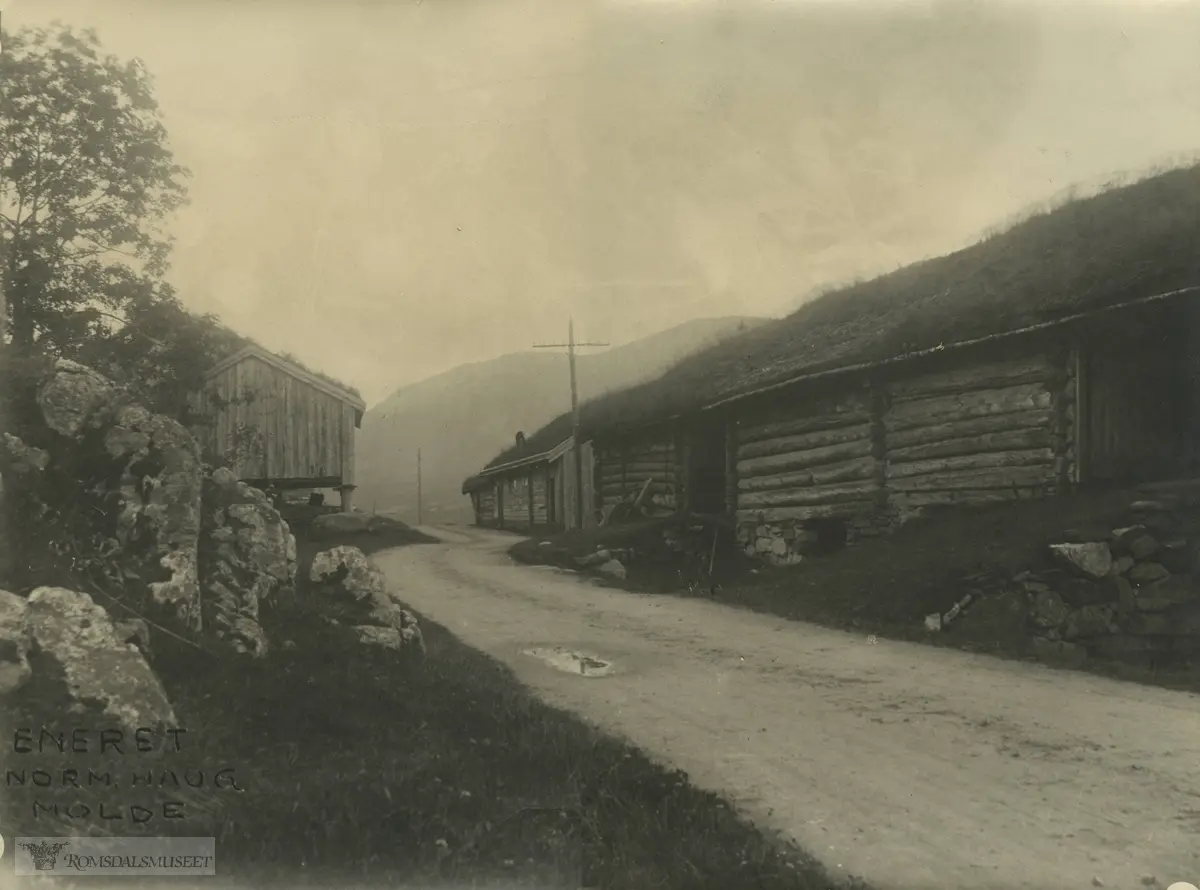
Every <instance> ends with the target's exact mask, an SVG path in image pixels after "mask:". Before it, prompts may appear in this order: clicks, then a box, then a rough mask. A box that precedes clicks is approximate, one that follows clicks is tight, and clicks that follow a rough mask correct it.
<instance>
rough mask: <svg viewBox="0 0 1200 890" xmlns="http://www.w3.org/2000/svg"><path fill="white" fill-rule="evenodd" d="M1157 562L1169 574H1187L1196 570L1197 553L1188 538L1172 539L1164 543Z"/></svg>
mask: <svg viewBox="0 0 1200 890" xmlns="http://www.w3.org/2000/svg"><path fill="white" fill-rule="evenodd" d="M1157 561H1158V562H1159V563H1161V564H1162V566H1163V568H1165V569H1166V570H1167V571H1169V572H1175V573H1177V574H1181V575H1182V574H1186V573H1188V572H1191V571H1193V570H1194V569H1195V568H1196V551H1195V549H1194V548H1193V547H1192V546H1191V545H1190V544H1189V543H1188V541H1187V539H1186V538H1171V539H1169V540H1166V541H1164V542H1163V545H1162V550H1161V551H1160V552H1159V554H1158V560H1157Z"/></svg>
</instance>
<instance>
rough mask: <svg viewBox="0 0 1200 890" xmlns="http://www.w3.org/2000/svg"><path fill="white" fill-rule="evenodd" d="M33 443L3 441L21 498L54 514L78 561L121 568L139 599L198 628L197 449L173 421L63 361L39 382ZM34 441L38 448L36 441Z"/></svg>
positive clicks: (58, 529)
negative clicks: (107, 562)
mask: <svg viewBox="0 0 1200 890" xmlns="http://www.w3.org/2000/svg"><path fill="white" fill-rule="evenodd" d="M36 402H37V406H38V409H39V411H40V414H41V421H42V427H41V428H40V429H38V430H32V431H31V432H32V433H33V434H34V436H35V438H36V440H37V442H38V445H39V447H38V448H33V447H31V446H27V445H25V444H24V443H22V442H20V440H15V439H9V438H6V440H5V446H6V447H5V449H4V451H5V453H6V454H7V456H8V457H7V462H8V463H9V464H10V465H13V466H14V467H17V466H19V467H24V468H25V470H26V471H25V472H24V473H20V474H16V473H14V474H12V475H13V476H14V478H15V479H16V482H17V486H18V488H21V496H22V500H23V502H24V503H26V504H29V505H36V508H37V512H38V513H39V514H40V515H43V516H47V515H48V516H51V517H53V519H54V522H55V533H56V534H57V535H59V536H61V538H62V540H60V541H58V542H57V543H59V544H60V545H63V544H65V545H68V546H69V549H70V550H71V551H72V556H73V557H74V558H75V559H76V560H77V561H78V560H79V559H80V558H82V559H84V560H87V559H90V558H92V557H95V556H97V555H102V556H103V558H104V559H106V560H109V559H110V558H111V562H112V563H113V565H114V566H117V567H119V569H120V574H121V577H122V583H127V584H128V585H129V586H130V587H132V588H134V589H135V592H134V598H135V599H137V600H138V604H139V605H145V606H146V607H147V608H153V609H155V610H157V611H158V613H159V614H160V615H162V616H167V615H169V616H170V617H171V618H172V619H174V620H177V621H178V622H180V623H181V624H182V626H183V627H185V628H188V629H191V630H193V631H198V630H199V629H200V610H199V589H200V588H199V581H198V578H197V541H198V535H199V528H200V479H201V466H200V454H199V449H198V447H197V445H196V442H195V440H194V439H193V438H192V436H191V434H190V433H189V432H188V431H187V430H186V429H185V428H184V427H183V426H182V425H181V424H179V423H177V422H176V421H174V420H172V419H170V418H168V417H164V416H161V415H158V414H153V413H151V412H149V411H147V410H146V409H144V408H141V407H139V406H137V405H133V404H131V403H130V401H129V399H128V397H127V396H126V395H125V394H124V393H123V392H122V391H121V390H120V389H119V388H118V387H116V386H115V385H114V384H113V383H112V382H111V381H109V380H107V379H106V378H105V377H103V376H102V375H100V374H97V373H96V372H95V371H92V370H91V369H89V368H86V367H84V366H83V365H79V364H77V363H75V362H71V361H59V362H58V363H57V364H56V365H55V366H54V368H53V370H52V371H50V372H49V374H48V375H47V376H46V377H45V379H43V380H42V381H41V383H40V385H39V386H38V389H37V396H36ZM40 446H44V448H43V447H40Z"/></svg>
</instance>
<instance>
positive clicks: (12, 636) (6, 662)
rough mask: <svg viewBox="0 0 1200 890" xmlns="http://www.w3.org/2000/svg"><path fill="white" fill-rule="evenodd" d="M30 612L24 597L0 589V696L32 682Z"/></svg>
mask: <svg viewBox="0 0 1200 890" xmlns="http://www.w3.org/2000/svg"><path fill="white" fill-rule="evenodd" d="M27 612H28V603H27V602H26V601H25V598H24V597H21V596H17V595H16V594H15V593H9V592H8V591H7V590H0V696H6V695H10V694H11V693H13V692H16V691H17V690H18V689H20V688H21V687H22V686H24V685H25V683H26V682H27V681H28V680H29V675H30V669H29V646H30V639H29V630H28V629H27V628H26V626H25V616H26V614H27Z"/></svg>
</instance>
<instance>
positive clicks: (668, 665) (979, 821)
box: [378, 529, 1200, 890]
mask: <svg viewBox="0 0 1200 890" xmlns="http://www.w3.org/2000/svg"><path fill="white" fill-rule="evenodd" d="M432 531H433V533H435V534H439V535H442V536H443V540H444V541H445V542H446V543H443V544H438V545H423V546H417V547H407V548H404V549H401V550H394V551H389V552H386V553H382V554H380V555H379V556H378V561H379V563H380V565H381V566H382V567H383V569H384V570H385V571H386V572H387V574H388V576H389V578H390V580H391V582H392V584H393V586H394V588H395V590H396V592H397V593H398V595H400V596H401V597H403V598H404V599H405V600H407V601H408V602H409V603H411V604H412V605H413V607H415V608H416V609H417V610H418V611H420V612H423V613H424V614H426V615H428V616H429V617H430V618H432V619H433V620H435V621H437V622H439V623H441V624H443V625H445V626H446V627H447V628H449V629H450V630H451V631H452V632H454V633H455V634H457V635H458V636H459V637H460V638H461V639H462V640H464V641H465V642H466V643H468V644H470V645H472V646H475V647H477V648H479V649H482V650H483V651H485V652H488V653H489V654H491V655H493V656H495V657H497V658H499V659H501V660H503V661H504V662H506V663H507V664H509V665H510V666H511V667H512V668H513V669H514V670H515V672H516V673H517V675H518V676H519V677H520V678H521V679H522V680H523V681H525V682H526V683H528V684H529V685H530V686H531V687H532V688H533V689H535V690H536V691H537V692H538V693H539V694H540V695H541V696H542V697H543V698H544V699H546V700H548V701H550V702H551V703H553V704H556V705H559V706H562V707H565V708H568V709H570V710H572V711H574V712H576V713H577V714H579V715H581V716H582V717H584V718H585V719H588V720H590V721H592V722H594V723H596V724H599V725H601V726H603V727H605V728H607V729H609V730H611V731H614V732H615V733H617V734H621V735H624V736H625V737H627V738H628V739H630V740H631V741H633V742H634V743H635V744H637V745H639V746H640V747H641V748H643V749H644V750H646V751H647V752H648V753H650V754H651V755H652V756H654V757H656V758H657V759H659V760H661V761H664V762H668V763H670V764H672V765H674V766H677V767H679V768H681V769H684V770H686V771H687V772H688V773H689V774H690V776H691V778H692V780H693V782H695V783H696V784H697V785H699V786H701V787H705V788H708V789H710V790H713V791H717V792H720V793H721V794H723V795H724V796H725V797H726V799H727V800H729V801H731V802H732V803H734V804H735V805H736V806H738V807H739V808H740V809H741V810H742V812H744V813H745V814H746V815H747V816H748V817H749V818H751V819H753V820H754V822H755V823H756V824H758V825H760V826H762V827H766V828H775V829H779V830H781V831H782V832H784V833H785V834H787V835H790V836H791V837H792V838H794V839H795V840H796V841H797V842H798V843H799V844H800V845H801V846H803V847H804V848H806V849H807V850H808V851H809V852H811V853H812V854H814V855H816V856H817V857H818V858H820V859H822V860H823V861H824V862H825V863H826V864H827V865H828V867H829V868H830V869H831V870H833V871H834V872H838V873H847V874H854V875H859V876H861V877H863V878H866V879H867V880H868V881H869V882H871V883H872V884H873V885H875V886H876V887H878V888H881V890H886V888H905V890H915V888H922V890H925V888H930V890H932V888H946V890H958V888H962V887H972V888H996V890H1000V888H1004V890H1014V888H1039V890H1040V888H1046V890H1049V888H1055V890H1059V888H1068V887H1079V888H1087V887H1092V886H1094V884H1093V879H1094V878H1099V879H1100V880H1101V881H1102V882H1103V886H1105V887H1110V888H1112V887H1127V888H1136V887H1143V886H1144V884H1143V876H1146V875H1153V876H1154V877H1155V878H1156V879H1157V884H1158V886H1159V887H1165V886H1167V885H1169V884H1171V883H1172V882H1175V881H1191V882H1192V883H1197V884H1200V696H1195V695H1188V694H1183V693H1176V692H1168V691H1165V690H1159V689H1153V688H1147V687H1142V686H1137V685H1133V684H1125V683H1120V682H1117V681H1112V680H1107V679H1102V678H1097V677H1092V676H1088V675H1085V674H1076V673H1070V672H1064V671H1054V670H1051V669H1049V668H1042V667H1040V666H1036V665H1024V664H1017V663H1012V662H1004V661H999V660H995V659H991V658H988V657H986V656H977V655H971V654H968V653H962V652H957V651H951V650H944V649H934V648H928V647H922V646H918V645H915V644H906V643H898V642H891V641H887V640H878V641H872V640H869V639H867V638H865V637H859V636H853V635H849V634H845V633H841V632H837V631H831V630H826V629H823V628H819V627H815V626H813V625H807V624H800V623H795V622H788V621H784V620H781V619H777V618H772V617H769V616H763V615H758V614H754V613H750V612H745V611H741V610H736V609H733V608H729V607H726V606H721V605H717V604H714V603H710V602H705V601H699V600H682V599H677V598H673V597H663V596H639V595H632V594H628V593H624V592H620V591H613V590H606V589H604V588H602V587H597V586H595V585H594V584H591V583H589V582H587V581H585V580H582V579H581V578H579V577H578V576H575V575H573V574H571V573H565V572H560V571H557V570H553V569H541V568H529V567H525V566H519V565H516V564H514V563H513V562H512V560H511V559H510V558H509V557H508V556H507V555H506V554H505V552H504V550H505V548H506V547H507V546H509V545H511V543H512V542H513V540H514V539H513V538H512V537H510V536H502V535H497V534H494V533H487V532H477V531H475V530H470V531H465V530H463V529H457V530H455V531H453V532H450V531H440V532H439V531H436V530H432ZM551 646H566V647H568V648H572V649H576V650H582V651H584V652H585V653H587V654H589V655H591V656H595V657H598V658H600V659H606V660H610V661H612V662H613V664H614V668H615V669H614V671H613V673H611V674H610V675H607V676H600V677H584V676H579V675H571V674H568V673H565V672H562V671H558V670H555V669H554V668H552V667H550V666H548V665H547V664H546V663H545V662H543V661H540V660H538V659H537V658H534V657H530V656H528V655H525V654H522V653H523V651H524V650H527V649H530V648H535V647H551Z"/></svg>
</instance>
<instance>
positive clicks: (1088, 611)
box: [1063, 605, 1114, 640]
mask: <svg viewBox="0 0 1200 890" xmlns="http://www.w3.org/2000/svg"><path fill="white" fill-rule="evenodd" d="M1113 614H1114V609H1113V607H1112V606H1104V605H1091V606H1084V607H1083V608H1082V609H1077V610H1075V611H1074V612H1072V613H1071V614H1070V615H1068V616H1067V621H1066V625H1065V626H1064V627H1063V637H1064V638H1065V639H1068V640H1075V639H1078V638H1080V637H1098V636H1100V635H1102V634H1106V633H1109V632H1111V631H1112V630H1113Z"/></svg>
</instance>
